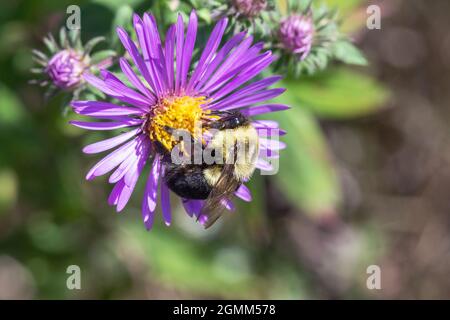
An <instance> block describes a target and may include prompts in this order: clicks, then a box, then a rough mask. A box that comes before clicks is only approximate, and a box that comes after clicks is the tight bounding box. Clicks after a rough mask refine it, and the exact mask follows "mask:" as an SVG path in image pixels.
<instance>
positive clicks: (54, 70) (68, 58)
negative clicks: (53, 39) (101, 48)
mask: <svg viewBox="0 0 450 320" xmlns="http://www.w3.org/2000/svg"><path fill="white" fill-rule="evenodd" d="M88 60H89V58H88V57H87V56H86V57H83V56H82V55H81V54H79V53H78V52H76V51H75V50H73V49H65V50H62V51H60V52H58V53H56V54H55V55H54V56H53V57H52V58H51V59H50V61H49V62H48V64H47V67H46V69H45V72H46V73H47V74H48V75H49V77H50V79H51V80H52V82H53V83H54V84H55V85H56V86H57V87H59V88H61V89H71V88H73V87H75V86H77V85H78V84H80V83H81V81H82V74H83V72H84V71H85V70H86V69H87V68H88V67H89V61H88Z"/></svg>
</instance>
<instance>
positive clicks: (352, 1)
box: [322, 0, 367, 16]
mask: <svg viewBox="0 0 450 320" xmlns="http://www.w3.org/2000/svg"><path fill="white" fill-rule="evenodd" d="M322 2H323V3H325V4H326V5H327V6H328V7H329V8H332V9H334V8H336V9H338V10H339V12H340V14H341V16H346V15H348V14H350V13H351V12H352V11H353V10H355V9H356V8H357V7H358V6H361V5H363V4H364V3H366V2H367V1H366V0H322Z"/></svg>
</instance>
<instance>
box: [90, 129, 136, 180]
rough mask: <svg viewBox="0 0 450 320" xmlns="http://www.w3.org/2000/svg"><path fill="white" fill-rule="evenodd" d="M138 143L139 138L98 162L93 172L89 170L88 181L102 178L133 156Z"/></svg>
mask: <svg viewBox="0 0 450 320" xmlns="http://www.w3.org/2000/svg"><path fill="white" fill-rule="evenodd" d="M138 142H139V138H136V139H134V140H132V141H130V142H128V143H126V144H124V145H123V146H121V147H120V148H118V149H116V150H115V151H113V152H112V153H110V154H109V155H107V156H106V157H104V158H103V159H102V160H100V161H99V162H97V164H96V165H94V166H93V167H92V168H91V170H89V172H88V174H87V175H86V179H87V180H92V179H93V178H95V177H98V176H101V175H103V174H105V173H108V172H109V171H111V170H112V169H114V168H115V167H116V166H118V165H119V164H120V163H121V162H122V161H124V160H125V159H126V158H127V157H128V156H130V154H132V151H133V147H135V146H136V144H137V143H138Z"/></svg>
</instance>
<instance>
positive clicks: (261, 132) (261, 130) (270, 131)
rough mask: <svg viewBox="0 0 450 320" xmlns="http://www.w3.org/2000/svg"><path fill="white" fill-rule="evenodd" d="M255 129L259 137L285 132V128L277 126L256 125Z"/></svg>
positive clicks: (278, 134)
mask: <svg viewBox="0 0 450 320" xmlns="http://www.w3.org/2000/svg"><path fill="white" fill-rule="evenodd" d="M255 129H256V131H258V136H259V137H273V136H284V135H285V134H286V130H283V129H279V128H267V127H257V128H255Z"/></svg>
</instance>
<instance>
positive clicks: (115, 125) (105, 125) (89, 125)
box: [69, 119, 142, 130]
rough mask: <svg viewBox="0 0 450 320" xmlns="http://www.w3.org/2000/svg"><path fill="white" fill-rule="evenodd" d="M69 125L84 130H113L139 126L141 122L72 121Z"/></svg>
mask: <svg viewBox="0 0 450 320" xmlns="http://www.w3.org/2000/svg"><path fill="white" fill-rule="evenodd" d="M69 123H70V124H72V125H74V126H76V127H78V128H82V129H86V130H114V129H119V128H126V127H131V126H136V125H139V124H141V123H142V120H133V119H130V120H128V121H121V122H87V121H76V120H72V121H69Z"/></svg>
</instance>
